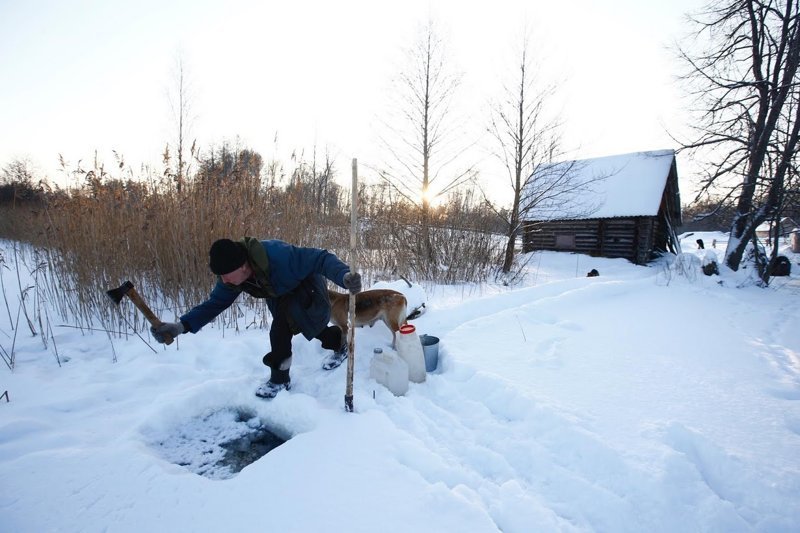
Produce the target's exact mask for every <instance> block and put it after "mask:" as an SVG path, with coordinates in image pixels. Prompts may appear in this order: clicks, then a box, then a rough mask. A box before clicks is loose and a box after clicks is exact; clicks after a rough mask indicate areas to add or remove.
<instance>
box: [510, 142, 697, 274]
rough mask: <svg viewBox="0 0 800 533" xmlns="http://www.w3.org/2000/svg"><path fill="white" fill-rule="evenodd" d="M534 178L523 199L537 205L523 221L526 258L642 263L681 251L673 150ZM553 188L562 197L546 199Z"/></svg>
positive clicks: (554, 168)
mask: <svg viewBox="0 0 800 533" xmlns="http://www.w3.org/2000/svg"><path fill="white" fill-rule="evenodd" d="M532 177H533V179H532V180H530V183H529V185H530V190H527V191H525V195H524V198H525V199H526V200H527V201H529V202H531V201H532V200H531V198H536V200H535V201H533V202H534V203H535V205H534V206H533V207H532V208H531V209H530V210H529V211H528V212H527V213H526V214H525V216H524V218H525V220H524V222H523V245H522V246H523V251H524V252H531V251H534V250H555V251H569V252H578V253H584V254H589V255H593V256H600V257H623V258H625V259H628V260H629V261H631V262H633V263H636V264H644V263H647V262H648V261H650V260H651V259H653V258H654V257H656V256H657V255H658V254H659V253H662V252H666V251H670V252H674V253H677V252H679V251H680V245H679V243H678V238H677V235H676V233H675V229H676V228H677V227H678V226H680V225H681V202H680V191H679V188H678V170H677V166H676V162H675V151H674V150H659V151H653V152H637V153H632V154H624V155H616V156H608V157H599V158H595V159H584V160H578V161H567V162H563V163H555V164H553V165H544V166H541V167H540V168H538V169H537V170H536V172H534V175H533V176H532ZM543 184H544V185H543ZM548 184H550V185H552V186H553V187H554V191H556V192H557V191H558V187H562V189H563V192H562V193H560V194H551V195H547V194H545V193H544V189H546V188H547V187H548ZM537 188H538V189H537Z"/></svg>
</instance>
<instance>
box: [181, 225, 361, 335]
mask: <svg viewBox="0 0 800 533" xmlns="http://www.w3.org/2000/svg"><path fill="white" fill-rule="evenodd" d="M261 245H262V246H264V249H265V251H266V253H267V258H268V260H269V272H268V274H269V281H270V285H271V288H272V290H273V291H274V293H275V297H274V298H267V307H269V310H270V313H272V316H273V317H275V316H281V315H282V314H287V315H288V317H287V318H288V319H289V323H290V324H291V325H292V329H293V330H295V331H294V332H295V333H302V334H303V336H304V337H306V338H307V339H309V340H311V339H313V338H314V337H316V336H317V335H319V333H320V332H321V331H322V330H323V329H324V328H325V327H326V326H327V325H328V322H329V321H330V314H331V309H330V301H329V300H328V291H327V286H326V283H325V278H328V279H329V280H331V281H332V282H333V283H335V284H337V285H338V286H340V287H342V288H345V287H344V275H345V274H347V273H348V272H349V271H350V267H349V266H347V265H346V264H345V263H343V262H342V261H341V260H339V258H338V257H336V256H335V255H333V254H332V253H330V252H328V251H327V250H321V249H318V248H302V247H298V246H293V245H291V244H288V243H285V242H283V241H279V240H267V241H261ZM251 264H252V262H251ZM323 276H324V277H323ZM251 288H252V285H251V284H250V282H249V281H248V282H245V283H243V284H242V285H239V286H234V285H228V284H225V283H223V282H222V279H221V278H219V277H218V278H217V283H216V285H215V286H214V289H213V290H212V291H211V294H210V295H209V297H208V299H206V301H205V302H203V303H201V304H199V305H197V306H195V307H194V308H192V309H191V310H190V311H189V312H187V313H186V314H185V315H183V316H182V317H181V318H180V320H181V322H183V323H184V324H186V325H187V326H188V330H189V331H191V332H192V333H197V332H198V331H200V328H202V327H203V326H205V325H206V324H208V323H209V322H211V321H212V320H214V318H216V317H217V316H218V315H219V314H220V313H222V312H223V311H224V310H225V309H227V308H228V307H230V306H231V305H232V304H233V302H234V301H235V300H236V298H238V297H239V295H240V294H241V293H242V292H248V293H250V289H251ZM261 292H262V294H263V290H262V291H261ZM259 296H260V295H259ZM262 297H263V296H262Z"/></svg>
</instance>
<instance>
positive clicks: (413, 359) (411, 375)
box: [397, 324, 425, 383]
mask: <svg viewBox="0 0 800 533" xmlns="http://www.w3.org/2000/svg"><path fill="white" fill-rule="evenodd" d="M397 353H398V354H399V355H400V357H401V358H403V360H404V361H405V362H406V363H407V364H408V379H409V380H411V381H413V382H414V383H422V382H424V381H425V354H424V352H423V351H422V343H421V342H420V340H419V336H418V335H417V328H415V327H414V326H412V325H411V324H404V325H402V326H400V336H399V337H398V338H397Z"/></svg>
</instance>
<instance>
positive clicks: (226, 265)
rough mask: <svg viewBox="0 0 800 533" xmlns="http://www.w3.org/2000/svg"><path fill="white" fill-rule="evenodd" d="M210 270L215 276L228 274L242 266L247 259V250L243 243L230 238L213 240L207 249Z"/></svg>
mask: <svg viewBox="0 0 800 533" xmlns="http://www.w3.org/2000/svg"><path fill="white" fill-rule="evenodd" d="M208 256H209V263H208V266H209V267H210V268H211V272H213V273H214V274H216V275H217V276H222V275H223V274H229V273H231V272H233V271H234V270H236V269H237V268H239V267H240V266H242V265H243V264H244V262H245V261H247V251H246V250H245V248H244V244H242V243H239V242H234V241H232V240H230V239H219V240H218V241H214V244H212V245H211V249H210V250H209V251H208Z"/></svg>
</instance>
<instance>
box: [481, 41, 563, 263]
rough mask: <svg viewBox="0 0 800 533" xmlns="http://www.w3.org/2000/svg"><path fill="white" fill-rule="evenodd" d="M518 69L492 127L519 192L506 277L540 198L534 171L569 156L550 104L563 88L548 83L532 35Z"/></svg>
mask: <svg viewBox="0 0 800 533" xmlns="http://www.w3.org/2000/svg"><path fill="white" fill-rule="evenodd" d="M516 65H517V66H516V75H515V76H514V78H513V82H512V83H511V84H508V85H505V86H504V88H503V93H502V96H501V98H500V100H499V101H498V102H496V103H495V104H493V106H492V117H491V123H490V126H489V132H490V133H491V135H492V137H494V139H495V141H496V146H497V151H496V152H495V155H496V156H497V157H498V159H500V161H501V162H502V163H503V165H504V166H505V168H506V170H507V172H508V179H509V186H510V188H511V191H512V193H513V199H512V203H511V210H510V211H506V212H505V216H504V218H505V220H506V222H507V224H508V226H507V237H508V240H507V243H506V250H505V254H504V257H503V267H502V268H503V272H505V273H508V272H509V271H510V270H511V267H512V265H513V263H514V250H515V245H516V241H517V237H518V235H519V232H520V227H521V220H522V218H523V217H524V215H525V214H526V213H527V212H528V211H530V210H531V209H533V207H534V206H535V205H536V202H534V201H531V200H532V199H533V197H532V196H531V195H532V194H533V195H534V196H536V194H535V193H534V192H533V191H534V187H533V183H532V180H533V179H534V176H535V175H536V174H535V172H534V170H535V169H536V168H537V166H538V165H540V164H543V163H544V164H549V163H552V162H553V161H554V160H555V158H557V157H560V156H562V155H563V153H562V151H561V122H560V121H559V120H558V118H557V117H555V116H554V115H553V114H551V113H550V110H549V105H548V104H551V103H552V100H553V95H554V93H555V90H556V88H557V86H556V84H554V83H552V84H543V83H542V81H541V79H540V75H539V71H538V69H537V67H536V66H535V65H534V62H533V58H532V57H531V53H530V38H529V36H528V35H527V34H526V35H525V36H524V37H523V38H522V42H521V48H520V50H519V55H518V56H517V63H516ZM537 177H540V176H537ZM566 177H567V175H565V176H564V178H565V179H566ZM540 182H541V183H544V182H543V181H541V180H540ZM550 185H559V182H558V180H556V182H554V183H550ZM560 185H563V182H561V183H560ZM498 214H499V211H498Z"/></svg>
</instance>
